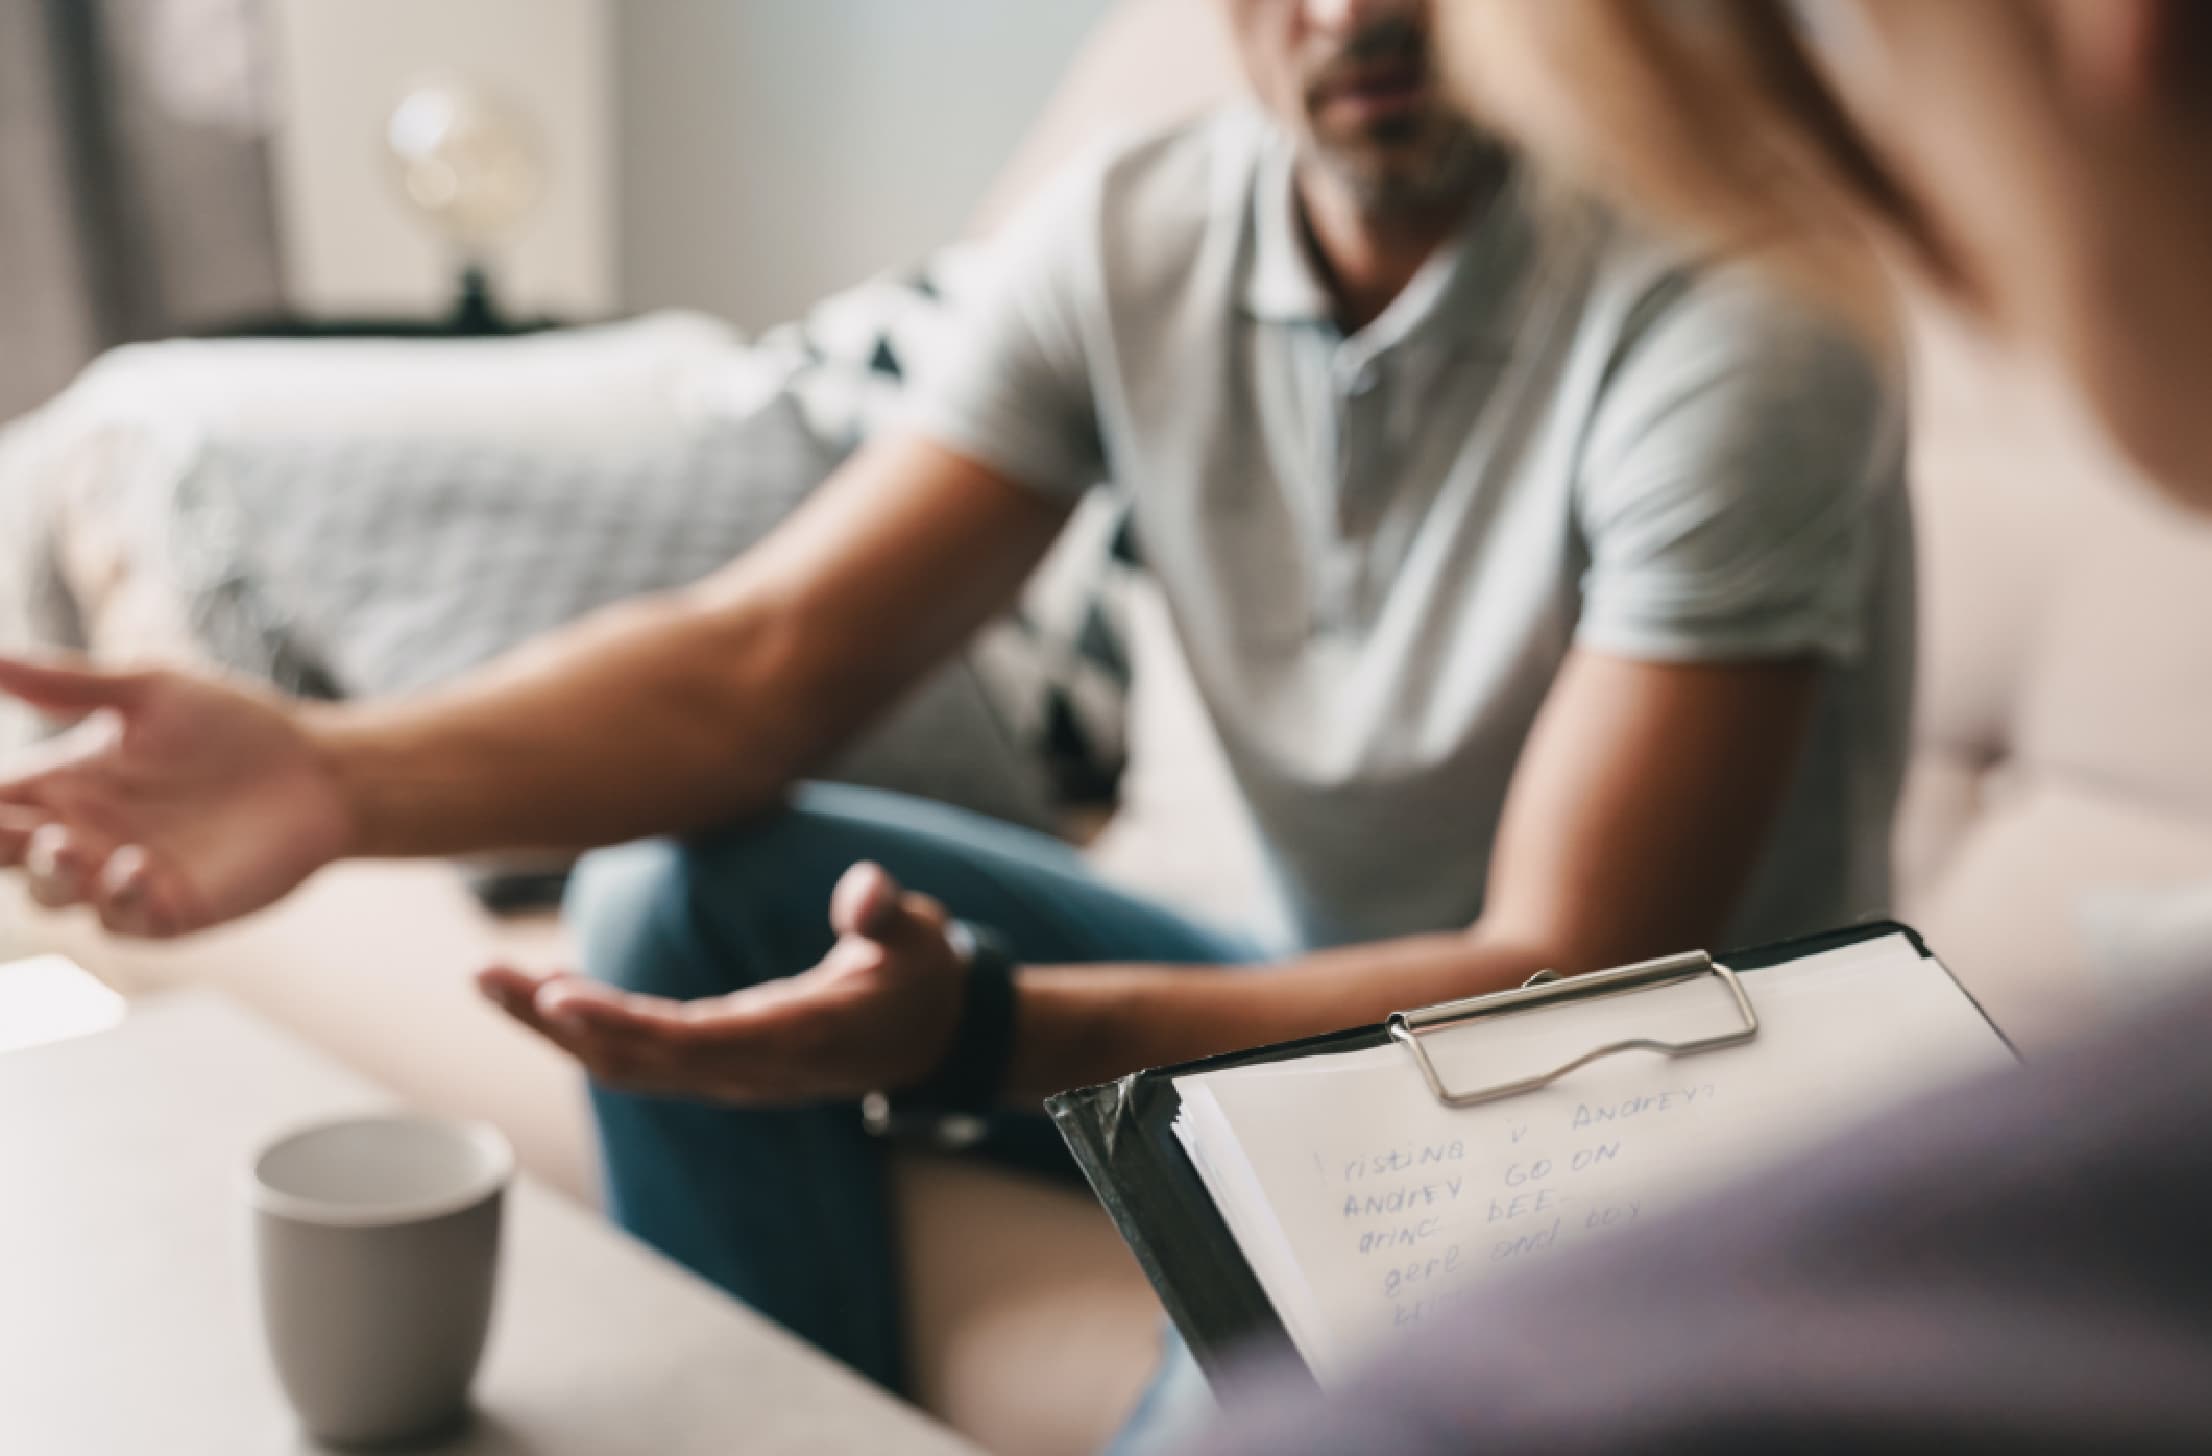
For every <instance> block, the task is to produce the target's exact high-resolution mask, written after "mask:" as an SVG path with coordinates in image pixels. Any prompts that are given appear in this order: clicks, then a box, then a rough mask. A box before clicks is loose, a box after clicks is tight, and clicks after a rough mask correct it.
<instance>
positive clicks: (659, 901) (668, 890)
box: [562, 834, 777, 999]
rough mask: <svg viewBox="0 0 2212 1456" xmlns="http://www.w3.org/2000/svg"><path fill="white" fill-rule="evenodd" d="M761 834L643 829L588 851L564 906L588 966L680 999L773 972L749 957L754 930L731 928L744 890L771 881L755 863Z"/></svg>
mask: <svg viewBox="0 0 2212 1456" xmlns="http://www.w3.org/2000/svg"><path fill="white" fill-rule="evenodd" d="M764 837H772V836H758V835H750V834H724V835H717V836H715V837H714V838H713V839H711V840H709V841H706V842H704V843H681V842H678V841H675V840H669V839H648V840H641V841H639V842H637V843H635V844H625V845H622V846H620V847H619V848H615V849H603V850H599V851H597V852H596V853H593V854H589V855H586V856H584V858H583V860H582V861H581V862H579V863H578V865H577V867H576V871H575V873H574V874H573V875H572V876H571V877H570V879H569V886H568V893H567V896H566V898H565V900H564V902H563V904H562V914H563V915H564V917H565V918H566V919H567V921H568V924H569V928H570V930H571V932H572V933H573V934H574V935H575V937H576V940H577V943H578V945H579V946H580V947H581V948H582V952H583V961H584V970H585V972H586V973H587V974H588V975H590V976H591V977H592V978H593V979H594V980H598V981H604V982H606V983H607V984H608V985H611V986H619V987H621V988H622V989H623V990H625V991H636V992H639V993H641V994H644V995H649V996H671V997H676V998H678V999H686V998H690V997H696V996H712V995H719V994H721V993H722V992H725V991H731V990H735V989H736V988H737V987H739V986H743V985H750V984H751V983H752V982H753V981H755V980H759V979H764V978H765V977H766V976H769V975H774V974H777V972H775V971H774V970H772V969H771V968H767V967H753V966H750V965H748V964H747V961H748V960H749V959H750V957H749V956H748V955H747V953H746V947H747V944H748V942H750V941H751V940H752V939H753V937H750V936H745V935H742V934H738V933H735V932H737V931H738V930H740V929H741V928H742V926H743V924H744V922H745V920H746V918H747V914H748V906H747V897H748V895H749V894H758V893H763V892H765V891H766V889H767V886H766V884H765V883H764V879H763V875H764V873H765V871H763V870H762V867H761V866H759V865H756V864H753V863H751V862H752V861H753V860H755V859H756V858H757V857H758V855H759V854H760V853H761V849H760V844H761V841H762V839H763V838H764ZM710 900H711V903H710Z"/></svg>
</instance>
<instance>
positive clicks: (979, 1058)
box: [861, 920, 1015, 1147]
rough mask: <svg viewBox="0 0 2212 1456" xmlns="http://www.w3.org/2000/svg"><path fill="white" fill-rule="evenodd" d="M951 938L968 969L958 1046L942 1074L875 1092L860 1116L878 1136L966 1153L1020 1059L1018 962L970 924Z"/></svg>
mask: <svg viewBox="0 0 2212 1456" xmlns="http://www.w3.org/2000/svg"><path fill="white" fill-rule="evenodd" d="M946 933H947V936H948V938H949V939H950V940H951V941H952V943H953V949H954V950H955V951H956V952H958V953H959V955H960V958H961V960H962V961H963V962H964V963H965V965H966V968H967V989H966V992H965V994H963V995H962V997H961V1000H960V1021H959V1023H958V1024H957V1025H956V1026H955V1027H954V1028H953V1033H952V1043H951V1045H949V1046H948V1047H946V1048H945V1055H944V1057H943V1059H942V1060H940V1061H939V1062H938V1063H937V1070H935V1071H934V1072H931V1073H930V1074H929V1075H928V1076H927V1077H925V1078H923V1079H922V1080H921V1081H919V1082H917V1083H915V1084H914V1085H913V1086H911V1087H905V1088H901V1089H900V1090H898V1091H896V1092H874V1093H870V1094H869V1095H868V1096H867V1097H866V1098H865V1099H864V1100H863V1101H862V1103H861V1113H862V1116H863V1117H864V1118H865V1119H866V1121H867V1124H868V1130H869V1131H870V1132H873V1133H875V1134H877V1135H878V1136H894V1135H895V1136H903V1135H907V1134H920V1135H921V1136H922V1137H924V1138H925V1139H926V1140H928V1141H930V1142H933V1143H937V1144H940V1145H943V1146H952V1147H961V1146H966V1145H967V1144H969V1143H973V1142H975V1141H977V1140H978V1139H980V1138H981V1137H982V1136H983V1132H984V1129H985V1126H986V1120H987V1119H988V1118H989V1116H990V1115H991V1114H992V1113H993V1112H995V1111H997V1110H998V1104H999V1094H1000V1093H1001V1092H1002V1091H1004V1090H1005V1087H1006V1071H1007V1068H1008V1067H1009V1066H1010V1065H1011V1064H1012V1062H1013V1060H1014V1003H1015V984H1014V957H1013V955H1012V954H1011V953H1010V952H1008V950H1007V949H1006V946H1005V943H1004V942H1002V941H1001V940H1000V939H999V938H998V937H997V936H995V935H993V934H992V933H991V932H990V931H988V930H986V929H984V928H983V927H981V926H979V925H971V924H969V923H968V922H967V921H965V920H955V921H954V922H953V923H952V925H951V926H950V927H949V928H948V930H947V932H946Z"/></svg>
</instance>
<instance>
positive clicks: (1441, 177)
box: [1311, 115, 1506, 215]
mask: <svg viewBox="0 0 2212 1456" xmlns="http://www.w3.org/2000/svg"><path fill="white" fill-rule="evenodd" d="M1393 130H1401V131H1402V139H1401V137H1394V136H1392V135H1391V134H1390V133H1391V132H1392V131H1393ZM1424 131H1427V132H1432V133H1433V134H1432V135H1427V136H1424V135H1423V134H1422V133H1423V132H1424ZM1311 153H1312V160H1313V162H1314V163H1316V164H1317V165H1318V166H1320V167H1321V168H1322V169H1323V170H1324V171H1326V172H1328V173H1329V174H1330V175H1331V176H1332V177H1334V178H1336V179H1337V180H1338V182H1340V183H1341V184H1343V186H1344V187H1345V188H1346V190H1347V191H1349V192H1350V193H1351V195H1352V197H1353V198H1354V199H1355V200H1356V201H1357V202H1358V203H1359V205H1360V207H1361V208H1362V210H1364V211H1368V212H1371V213H1376V214H1379V215H1388V214H1392V213H1401V212H1428V211H1433V210H1435V209H1437V208H1441V207H1446V206H1449V205H1451V204H1453V203H1457V202H1462V201H1466V200H1468V199H1469V198H1471V197H1473V196H1474V194H1475V193H1477V192H1478V191H1480V190H1481V189H1482V187H1483V186H1484V184H1485V183H1486V182H1488V181H1489V180H1491V179H1493V178H1495V177H1496V176H1497V175H1498V174H1499V172H1501V171H1502V170H1503V168H1504V166H1505V161H1506V154H1505V149H1504V148H1503V147H1502V146H1501V145H1500V144H1499V143H1498V142H1497V141H1495V140H1494V139H1492V138H1490V137H1488V136H1485V135H1484V134H1483V133H1482V132H1481V131H1479V130H1477V129H1476V128H1475V127H1474V126H1473V125H1471V124H1468V123H1465V122H1460V121H1458V120H1457V119H1456V118H1454V119H1451V120H1440V119H1439V118H1437V117H1435V116H1433V115H1424V116H1419V117H1409V118H1407V119H1406V121H1405V122H1404V123H1403V124H1402V127H1401V126H1393V125H1392V124H1388V123H1386V124H1384V125H1382V126H1378V127H1376V128H1375V129H1374V130H1372V131H1370V132H1369V133H1368V134H1367V135H1366V136H1365V137H1363V138H1362V139H1361V144H1359V145H1356V146H1340V145H1331V144H1330V143H1329V142H1328V141H1326V140H1323V139H1321V138H1319V137H1316V138H1315V139H1314V140H1313V142H1312V145H1311Z"/></svg>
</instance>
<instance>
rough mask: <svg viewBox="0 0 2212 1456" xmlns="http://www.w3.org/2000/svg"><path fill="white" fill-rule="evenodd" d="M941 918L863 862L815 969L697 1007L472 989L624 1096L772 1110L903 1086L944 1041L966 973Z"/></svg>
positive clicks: (609, 992)
mask: <svg viewBox="0 0 2212 1456" xmlns="http://www.w3.org/2000/svg"><path fill="white" fill-rule="evenodd" d="M948 923H949V922H948V921H947V918H946V915H945V909H944V907H943V906H942V905H939V904H938V903H937V902H936V901H935V900H932V899H930V898H929V897H928V896H926V895H914V894H908V893H906V892H905V891H903V890H901V889H900V888H899V884H898V882H897V881H896V880H894V879H892V878H891V876H890V875H889V874H887V873H885V872H884V871H883V870H882V869H881V868H879V867H878V866H876V865H872V864H866V863H863V864H857V865H854V866H853V867H852V868H851V869H850V870H848V871H846V872H845V875H844V877H843V878H842V879H840V880H839V881H838V882H837V888H836V890H835V891H834V892H833V893H832V894H831V896H830V925H831V928H832V929H834V930H835V931H836V932H837V937H838V938H837V943H836V944H835V945H833V946H831V947H830V951H829V954H828V955H826V956H824V957H823V958H822V961H821V964H819V965H817V966H815V967H813V968H812V969H810V970H807V971H804V972H802V973H801V974H799V975H796V976H791V977H789V978H787V979H784V980H779V981H768V982H765V983H763V984H761V985H758V986H750V987H747V988H745V989H744V990H741V991H734V992H732V993H731V994H729V995H727V996H714V997H709V998H707V999H705V1000H700V1001H670V1000H666V999H664V998H661V997H658V996H638V995H630V994H626V993H624V992H621V991H617V990H614V989H613V988H611V987H608V986H604V985H601V984H600V983H598V982H596V981H590V980H586V979H585V978H583V977H581V976H570V975H551V976H535V975H531V974H529V973H527V972H523V971H518V970H513V969H509V968H506V967H499V968H495V969H493V970H488V971H485V972H484V973H483V974H482V975H481V976H479V977H478V984H479V985H480V986H481V987H482V988H483V990H484V993H485V995H487V996H489V997H490V998H491V999H492V1000H493V1001H494V1002H496V1003H498V1005H499V1006H500V1007H501V1008H502V1009H503V1010H505V1011H506V1012H507V1013H508V1014H509V1015H511V1016H513V1017H514V1018H515V1019H516V1020H518V1021H521V1022H523V1023H524V1024H525V1025H527V1026H529V1027H531V1028H532V1029H534V1030H536V1031H537V1032H539V1033H540V1034H541V1035H543V1036H545V1037H547V1038H548V1039H549V1040H551V1041H553V1042H554V1043H556V1044H557V1045H559V1046H560V1047H562V1048H563V1049H565V1050H566V1051H568V1052H569V1053H570V1054H571V1055H573V1056H574V1057H575V1058H576V1059H577V1060H578V1061H580V1062H582V1063H583V1064H584V1066H585V1068H586V1069H587V1070H588V1071H589V1072H590V1073H591V1075H592V1076H593V1077H594V1078H595V1079H596V1080H598V1081H600V1082H603V1083H605V1084H607V1085H609V1086H612V1087H617V1088H620V1089H622V1090H625V1091H631V1092H648V1093H657V1094H660V1095H664V1096H670V1097H687V1098H694V1099H697V1100H700V1101H709V1102H728V1103H740V1104H774V1103H800V1102H825V1101H846V1100H857V1099H858V1098H860V1097H861V1096H863V1095H865V1094H866V1093H869V1092H873V1091H877V1090H895V1089H898V1088H901V1087H907V1086H911V1085H912V1084H914V1083H916V1082H919V1081H921V1080H922V1079H923V1078H925V1077H927V1076H929V1074H930V1073H932V1072H934V1071H935V1070H936V1069H937V1064H938V1062H939V1061H940V1060H941V1059H942V1058H943V1057H944V1055H945V1052H946V1049H947V1048H948V1047H949V1046H950V1045H951V1044H952V1039H953V1033H954V1030H955V1029H956V1027H957V1026H958V1024H959V1020H960V1010H961V1002H962V999H963V997H964V996H965V995H966V991H967V972H966V966H965V965H964V963H963V962H962V960H961V957H960V953H959V952H958V951H957V950H956V949H955V948H954V946H953V944H952V941H951V940H950V938H949V937H948V935H947V926H948Z"/></svg>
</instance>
